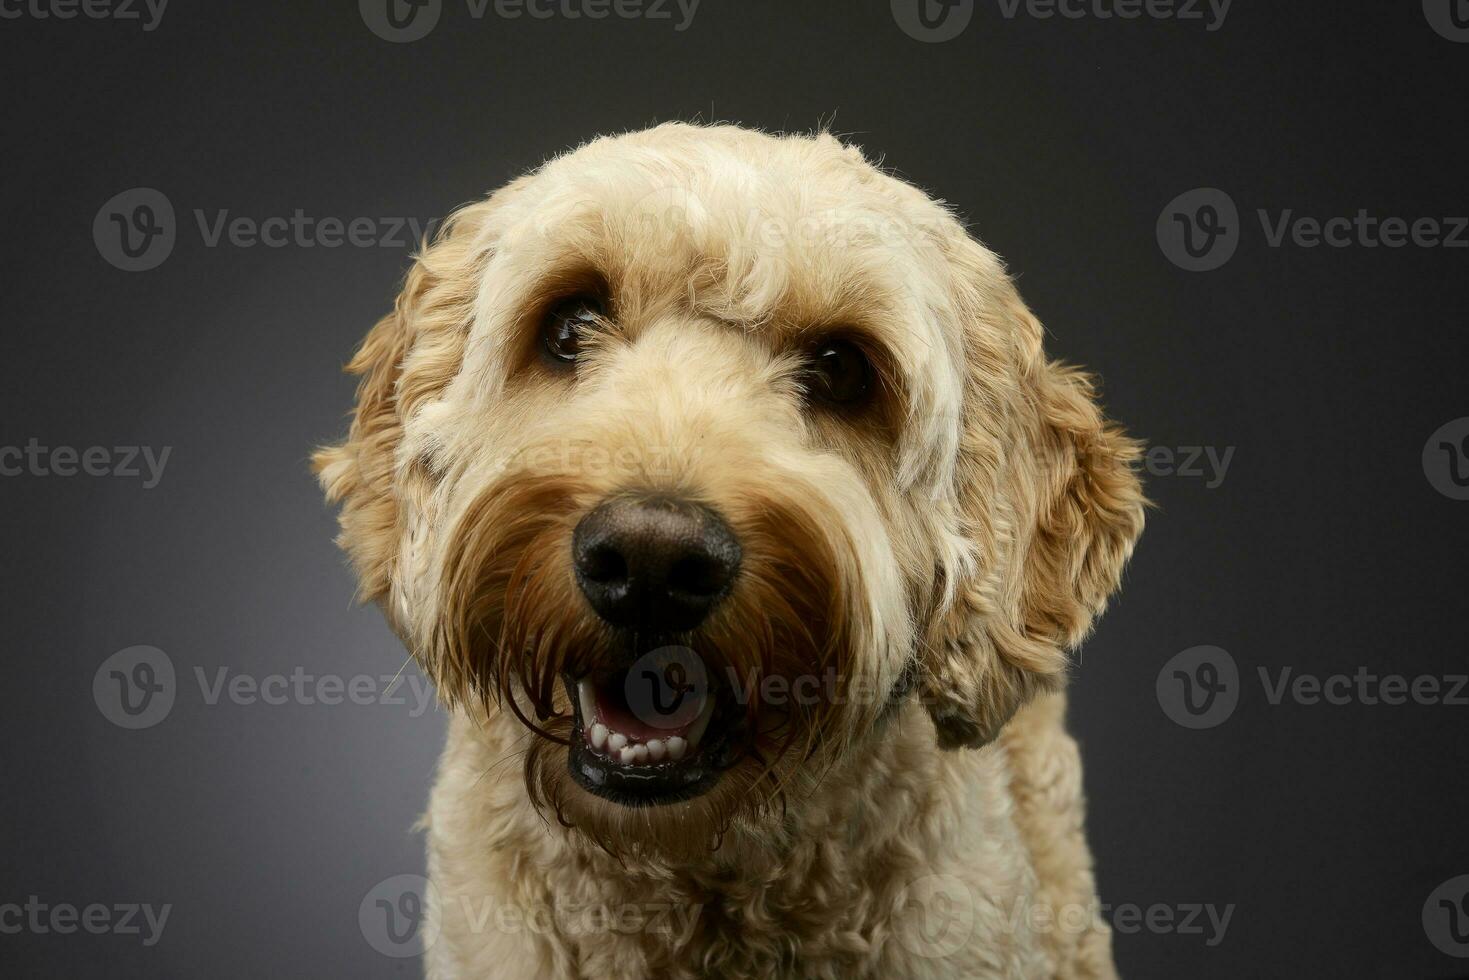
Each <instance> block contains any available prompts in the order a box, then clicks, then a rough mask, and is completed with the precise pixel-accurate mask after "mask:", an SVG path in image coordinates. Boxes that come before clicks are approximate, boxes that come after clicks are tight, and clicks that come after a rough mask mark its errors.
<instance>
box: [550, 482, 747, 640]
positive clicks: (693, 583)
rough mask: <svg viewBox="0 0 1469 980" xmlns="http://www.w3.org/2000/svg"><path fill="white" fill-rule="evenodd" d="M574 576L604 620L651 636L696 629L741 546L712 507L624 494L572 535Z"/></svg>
mask: <svg viewBox="0 0 1469 980" xmlns="http://www.w3.org/2000/svg"><path fill="white" fill-rule="evenodd" d="M571 548H572V557H573V560H574V561H575V564H576V581H577V584H578V585H580V586H581V590H582V593H583V594H584V595H585V596H586V597H587V601H588V602H590V603H591V604H592V608H593V609H595V610H596V611H597V615H599V616H601V617H602V619H604V620H605V621H606V622H608V623H610V624H611V625H613V626H619V627H624V628H627V629H638V630H646V631H648V632H653V633H678V632H683V631H684V630H691V629H693V628H694V627H696V626H698V625H699V624H700V623H702V622H703V621H704V618H705V617H706V616H708V615H709V611H710V610H711V609H713V608H714V605H715V603H717V602H718V601H719V600H720V599H721V598H723V597H724V595H725V593H727V592H728V591H729V589H730V586H732V585H733V584H734V580H735V576H736V575H737V574H738V573H739V569H740V543H739V542H738V541H737V540H735V536H734V534H733V533H732V532H731V531H730V529H729V526H728V525H727V524H725V523H724V521H723V520H721V519H720V517H719V515H718V514H716V513H714V511H712V510H710V509H709V508H707V507H703V506H700V505H698V504H693V503H689V502H687V501H683V500H677V499H674V498H670V497H644V498H639V497H618V498H615V499H612V500H608V501H606V502H604V503H602V504H601V505H600V506H598V507H597V508H596V509H595V510H593V511H592V512H591V513H590V514H587V515H586V516H585V517H583V518H582V519H581V523H579V524H577V526H576V531H575V533H574V534H573V535H572V542H571Z"/></svg>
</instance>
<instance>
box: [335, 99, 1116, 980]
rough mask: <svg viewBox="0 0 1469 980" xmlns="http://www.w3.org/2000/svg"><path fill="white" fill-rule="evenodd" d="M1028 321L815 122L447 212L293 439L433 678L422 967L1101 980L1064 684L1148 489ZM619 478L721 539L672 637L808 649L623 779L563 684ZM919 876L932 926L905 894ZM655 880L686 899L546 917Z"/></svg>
mask: <svg viewBox="0 0 1469 980" xmlns="http://www.w3.org/2000/svg"><path fill="white" fill-rule="evenodd" d="M587 290H595V291H597V292H600V293H603V294H604V295H606V296H608V297H609V298H610V299H611V302H612V311H611V313H610V314H609V316H608V322H607V323H606V324H604V325H603V326H604V327H605V329H603V330H601V331H600V332H599V334H598V335H597V336H596V337H595V338H590V339H589V342H588V350H587V352H586V354H585V356H584V358H583V363H581V364H579V365H578V368H577V372H576V374H575V376H574V377H569V376H566V375H564V374H562V375H558V374H556V373H555V372H552V371H548V370H547V369H546V368H545V367H544V366H543V365H542V364H541V363H540V362H539V360H538V359H537V355H536V330H537V325H538V324H539V322H540V320H541V318H542V317H543V315H544V314H545V312H546V310H547V309H548V308H549V307H550V306H551V305H552V304H554V303H555V302H556V300H557V299H558V298H560V297H564V296H566V295H568V294H572V293H576V292H581V291H587ZM832 334H839V335H841V336H843V337H845V338H848V339H851V340H852V341H853V342H854V343H856V344H858V346H860V347H861V348H862V349H863V350H864V351H865V352H866V353H867V354H868V356H869V358H870V359H871V361H872V363H873V364H874V367H875V369H876V372H877V376H878V384H877V388H878V392H877V394H876V396H875V398H874V401H873V404H872V405H871V406H869V407H868V408H866V409H864V410H863V411H862V412H861V413H856V414H851V415H844V414H842V413H840V412H832V411H826V410H822V409H819V408H816V407H814V406H812V405H811V404H809V403H808V400H807V399H806V398H805V396H804V393H803V385H802V376H801V363H802V362H801V352H802V350H803V349H804V347H805V345H807V344H809V343H810V342H811V341H812V340H813V339H814V338H817V337H821V336H828V335H832ZM1042 335H1043V331H1042V328H1041V326H1040V324H1039V323H1038V322H1037V320H1036V319H1035V317H1034V316H1033V315H1032V314H1031V313H1030V311H1029V310H1028V309H1027V308H1026V307H1025V304H1024V303H1023V302H1022V301H1021V299H1020V297H1019V295H1018V294H1017V292H1016V291H1015V288H1014V286H1013V284H1012V282H1011V280H1010V278H1009V277H1008V275H1007V274H1006V272H1005V270H1004V268H1003V265H1002V264H1001V262H1000V261H999V259H998V258H997V257H996V256H995V255H994V254H993V253H992V252H990V251H989V250H988V249H986V248H984V247H983V246H982V245H980V244H979V243H978V242H977V241H975V240H974V239H973V238H972V237H970V236H969V234H968V233H967V232H966V231H965V229H964V228H963V227H962V225H961V224H960V223H959V222H958V221H957V220H955V219H954V218H953V217H952V215H951V214H950V213H949V212H948V211H947V210H946V209H945V208H944V207H943V206H942V205H941V204H939V203H937V202H935V201H933V200H931V199H930V198H929V197H927V196H926V195H925V194H923V193H922V192H920V191H919V190H917V189H915V188H914V187H912V186H910V185H908V184H906V183H904V182H902V181H900V180H897V179H895V178H894V177H892V176H890V175H888V174H885V173H883V172H882V171H880V170H878V169H877V168H875V167H874V166H872V165H871V164H870V163H869V162H867V161H866V160H865V159H864V157H863V155H862V153H861V151H860V150H858V149H856V148H854V147H850V146H844V145H842V144H841V143H840V142H839V141H838V140H836V139H835V138H833V137H832V136H830V135H827V134H818V135H816V136H785V137H774V136H768V135H765V134H762V133H756V132H751V131H747V130H742V129H738V128H734V127H697V126H689V125H666V126H660V127H657V128H655V129H651V130H647V131H644V132H639V133H632V134H628V135H624V136H620V137H616V138H606V139H599V140H596V141H593V142H592V143H589V144H587V145H586V146H584V147H581V148H579V149H577V150H576V151H574V152H572V153H569V154H566V155H564V156H562V157H560V158H557V159H555V160H552V161H551V162H549V163H547V164H546V165H545V166H543V167H542V168H540V169H539V170H537V171H536V172H534V173H532V174H530V175H528V176H526V177H522V178H520V179H519V180H516V181H514V182H513V183H511V184H510V185H508V186H507V187H505V188H503V189H501V190H500V191H498V192H497V193H495V194H494V195H492V196H491V197H490V198H489V199H488V200H486V201H483V202H480V203H477V204H473V205H470V206H468V207H465V208H463V209H462V210H460V211H459V212H458V213H457V214H456V215H455V216H454V217H453V218H452V220H450V221H449V222H448V223H447V224H446V225H445V227H444V228H443V230H442V231H441V233H440V234H439V236H438V237H437V238H436V240H435V241H434V242H433V243H431V244H430V245H428V246H427V247H426V248H425V249H424V251H423V253H422V254H421V255H420V256H419V258H418V260H417V262H416V263H415V265H414V266H413V269H412V270H411V271H410V273H409V275H408V278H407V281H406V283H405V285H404V288H403V291H402V294H401V295H400V297H399V299H398V302H397V304H396V308H395V309H394V311H393V313H391V314H390V315H389V316H387V317H386V318H384V319H383V320H382V321H381V322H380V323H378V324H377V326H376V327H374V328H373V330H372V331H371V332H370V333H369V335H368V337H367V340H366V342H365V343H364V344H363V347H362V349H361V350H360V351H359V352H358V354H357V356H356V357H355V358H354V359H353V361H352V362H351V364H350V366H349V370H351V371H353V372H354V373H356V374H358V375H360V376H361V379H362V380H361V383H360V386H359V389H358V395H357V408H356V412H355V415H354V418H353V421H352V425H351V429H350V432H349V434H348V436H347V439H346V440H345V441H344V442H342V443H341V444H340V445H336V446H331V447H328V448H324V449H322V450H321V451H320V452H319V453H318V454H317V456H316V460H315V463H316V468H317V471H318V473H319V475H320V478H321V481H322V485H323V486H324V488H325V489H326V492H327V496H328V498H329V499H330V500H331V501H333V502H335V503H338V504H340V506H341V528H342V532H341V536H340V539H339V540H340V543H341V544H342V546H343V548H344V549H345V550H346V552H347V553H348V555H349V556H350V558H351V560H352V562H353V565H354V567H355V569H356V571H357V574H358V578H359V581H360V585H361V594H362V595H363V597H364V598H365V599H368V600H372V601H374V602H377V603H379V604H380V605H381V606H382V608H383V609H384V611H385V614H386V615H387V618H388V620H389V621H390V623H391V624H392V625H393V628H394V629H395V630H396V632H397V633H398V634H399V636H401V637H402V638H403V640H404V642H405V644H406V645H407V646H408V647H409V649H410V650H411V651H412V652H413V653H414V655H415V656H416V657H417V658H418V659H419V661H420V662H421V663H422V664H423V666H424V668H425V670H426V671H428V673H429V674H430V675H431V676H432V677H433V679H434V681H435V682H436V684H437V686H438V689H439V691H440V694H441V696H442V698H443V700H444V701H445V703H446V704H447V705H448V706H449V707H450V709H451V712H452V721H451V726H450V734H449V740H448V744H447V746H446V748H445V751H444V755H443V759H442V762H441V764H440V768H439V772H438V777H437V782H436V785H435V788H434V791H433V796H432V801H431V804H430V807H429V811H428V814H427V815H426V817H425V819H424V825H425V826H426V828H427V830H428V836H429V863H430V872H431V879H432V881H433V883H434V894H433V895H432V896H431V901H430V903H429V904H430V915H431V920H430V923H429V927H428V930H427V932H428V934H429V935H430V936H432V937H433V942H432V943H431V945H430V947H429V950H428V953H427V955H426V968H427V971H428V975H429V976H430V977H434V978H445V980H447V978H460V977H481V976H494V977H521V976H523V977H547V976H554V977H599V978H600V977H612V978H641V977H660V978H661V977H690V978H692V977H709V976H726V977H747V976H748V977H767V976H789V977H803V978H807V977H833V978H835V977H843V978H846V977H905V978H909V977H935V978H937V977H1007V978H1009V977H1045V976H1057V977H1106V976H1111V975H1113V968H1112V963H1111V952H1110V943H1109V938H1108V932H1107V929H1106V926H1105V924H1104V923H1103V922H1102V921H1101V919H1100V917H1099V916H1098V915H1097V912H1096V897H1095V895H1096V893H1095V885H1094V882H1093V879H1092V873H1091V859H1090V855H1089V852H1088V850H1087V845H1086V841H1085V837H1084V834H1083V831H1082V794H1081V778H1080V772H1081V770H1080V763H1079V759H1078V756H1077V752H1076V748H1075V745H1074V743H1073V742H1072V741H1071V739H1070V738H1069V737H1068V736H1067V735H1066V733H1065V728H1064V717H1063V716H1064V694H1062V693H1061V691H1062V688H1063V687H1064V683H1065V677H1066V671H1067V666H1068V662H1069V651H1071V650H1073V649H1074V648H1075V647H1076V646H1077V645H1078V644H1079V643H1080V642H1081V641H1082V640H1083V638H1084V637H1085V635H1086V634H1087V632H1088V630H1089V629H1090V628H1091V625H1092V623H1093V621H1094V619H1095V617H1096V616H1097V615H1098V614H1099V613H1100V612H1101V611H1102V609H1103V607H1104V605H1105V603H1106V601H1107V599H1108V597H1109V596H1110V595H1111V593H1112V592H1113V591H1114V590H1115V589H1116V587H1117V585H1118V581H1119V578H1120V575H1121V572H1122V568H1123V566H1124V564H1125V563H1126V561H1127V558H1128V557H1129V555H1130V553H1131V550H1132V547H1133V543H1134V541H1135V540H1136V538H1137V536H1138V534H1139V533H1140V532H1141V529H1142V522H1143V507H1144V501H1143V498H1142V495H1141V490H1140V487H1139V485H1138V481H1137V478H1136V476H1135V473H1134V467H1133V463H1134V462H1135V460H1136V458H1137V447H1136V445H1135V444H1134V443H1133V442H1132V441H1130V440H1129V439H1128V438H1127V437H1126V436H1125V435H1123V434H1122V432H1121V431H1120V430H1119V429H1117V428H1116V427H1115V426H1113V425H1111V424H1110V423H1108V422H1106V421H1105V420H1104V418H1103V416H1102V415H1101V412H1100V410H1099V409H1098V407H1097V404H1096V399H1095V391H1094V388H1093V385H1092V382H1091V380H1090V379H1089V378H1088V377H1087V376H1086V375H1085V374H1083V373H1081V372H1080V371H1077V370H1075V369H1073V368H1070V367H1067V366H1064V365H1061V364H1059V363H1056V362H1052V361H1050V360H1048V359H1047V358H1046V356H1045V353H1044V351H1043V349H1042ZM628 488H637V489H640V490H648V489H653V490H658V491H670V492H677V493H679V494H681V495H685V496H689V497H691V498H694V499H698V500H701V501H706V502H708V503H709V504H710V505H712V506H715V507H716V508H717V509H718V510H719V511H720V512H721V513H722V514H723V515H724V516H725V517H726V518H727V519H728V521H729V523H730V524H731V526H732V527H733V528H734V529H735V530H736V531H737V533H738V534H739V535H740V538H741V541H742V545H743V547H744V550H745V553H746V563H745V566H744V568H743V570H742V573H741V576H740V579H739V581H738V583H737V584H736V587H735V590H734V591H733V592H732V593H731V595H730V596H729V597H728V599H726V600H725V602H724V603H723V604H722V605H721V606H720V608H719V610H718V611H717V613H716V614H715V616H714V617H712V619H711V620H710V622H709V623H708V625H707V626H706V627H704V628H702V629H701V631H700V634H699V636H698V640H699V643H700V650H701V654H702V655H704V656H706V657H708V658H709V659H710V662H711V663H712V664H714V665H717V666H718V667H721V668H727V669H729V670H730V671H731V672H732V674H733V675H734V676H739V677H742V678H746V679H747V680H748V682H749V684H750V688H751V689H752V690H761V689H762V688H761V684H762V682H764V681H765V680H767V679H770V678H779V679H785V680H790V679H792V678H797V677H802V676H833V677H835V678H836V679H837V680H836V682H835V683H834V685H833V686H831V687H829V688H826V689H824V694H823V697H822V698H821V699H818V701H817V702H815V703H807V702H801V703H796V702H792V701H787V702H785V703H784V705H783V706H773V705H772V704H769V703H765V702H764V701H762V699H759V698H756V699H752V700H751V701H750V703H749V706H748V711H749V712H750V720H751V722H752V725H751V730H752V731H753V732H754V733H755V734H754V735H753V736H752V737H751V740H750V745H749V746H748V747H747V749H748V751H747V755H746V756H745V757H744V758H743V759H742V761H741V762H740V764H739V765H737V766H736V767H735V768H733V769H732V770H731V771H730V772H729V774H728V775H727V776H726V777H725V778H724V779H723V780H721V782H720V783H719V784H718V785H717V786H716V787H715V788H714V790H712V791H711V792H710V793H708V794H707V795H706V796H705V797H701V798H699V799H695V800H693V801H690V802H688V803H683V804H677V805H671V806H665V807H654V808H645V809H627V808H623V807H620V806H617V805H614V804H610V803H607V802H605V801H602V800H599V799H596V798H594V797H592V796H590V795H589V794H587V793H586V792H585V791H583V790H581V789H580V788H578V787H577V786H575V785H574V784H573V783H571V782H570V780H569V779H568V778H567V775H566V773H565V761H564V760H565V749H564V748H563V747H562V746H563V745H564V743H565V741H566V739H567V737H568V734H569V732H570V724H571V723H570V714H569V713H570V705H569V704H568V703H567V700H566V696H565V694H564V693H563V692H562V690H561V689H560V687H559V685H558V684H557V678H558V676H559V675H560V673H561V672H562V671H563V670H567V669H581V668H585V667H588V666H591V665H593V664H594V663H595V662H596V661H597V659H598V658H599V657H602V656H605V655H606V650H607V649H608V643H609V642H610V641H609V639H608V636H607V635H606V630H605V629H604V628H602V627H601V626H600V624H599V623H598V622H597V620H596V619H595V617H594V616H592V615H591V613H590V611H589V610H588V609H587V608H586V606H585V603H584V602H583V601H582V600H581V599H580V597H579V595H578V594H577V591H576V587H575V584H574V582H573V579H572V575H571V572H570V558H569V553H568V542H569V538H570V534H571V529H572V528H573V527H574V526H575V524H576V521H577V519H578V518H579V517H580V516H581V515H582V514H585V513H586V512H587V511H588V510H589V509H590V508H591V507H593V506H595V505H596V503H597V502H598V501H600V500H602V499H605V498H606V497H607V496H609V495H612V494H616V493H619V492H623V491H625V490H627V489H628ZM935 889H937V890H938V892H941V893H942V895H940V898H942V899H943V900H944V901H949V902H951V903H954V902H957V906H956V907H957V911H958V912H959V921H958V927H959V928H960V931H961V932H962V935H961V936H960V937H959V938H960V940H961V941H959V942H957V943H951V942H948V941H946V939H945V938H944V937H943V936H940V937H937V938H936V937H935V936H934V935H932V934H931V932H930V931H925V926H926V925H931V923H929V922H928V921H927V920H925V919H924V918H923V916H922V915H917V914H916V913H915V910H917V911H918V912H925V914H926V910H928V909H929V905H930V904H932V903H931V902H930V901H929V900H930V899H931V898H932V897H933V896H932V893H934V890H935ZM934 901H937V899H934ZM653 906H658V907H667V908H668V909H670V910H675V911H678V912H682V913H686V916H685V917H684V918H683V919H680V918H679V917H678V916H677V915H671V920H672V921H671V923H669V924H671V925H677V927H673V928H654V927H652V926H651V925H650V924H649V923H646V922H642V923H640V924H637V925H636V927H634V928H628V929H624V928H619V927H614V926H611V925H607V924H606V923H604V924H603V925H602V926H601V927H599V928H594V929H590V930H587V929H578V928H576V927H575V926H574V924H573V922H572V919H569V918H568V914H569V913H568V912H567V910H569V909H570V910H576V909H581V910H587V909H594V910H595V909H602V910H607V911H609V912H613V911H618V910H620V911H622V912H624V913H625V912H627V911H628V910H630V909H639V908H641V909H647V908H650V907H653ZM505 910H515V911H516V912H517V913H518V914H520V915H527V914H530V913H532V912H535V911H537V910H539V911H540V912H542V913H544V914H543V915H542V916H541V918H542V919H543V920H544V921H542V925H543V926H544V928H536V927H532V926H530V925H527V924H526V923H525V922H524V921H522V922H521V925H520V926H516V927H511V926H508V925H506V921H505V916H504V915H503V914H502V913H504V912H505ZM951 911H953V909H951ZM680 923H681V924H680Z"/></svg>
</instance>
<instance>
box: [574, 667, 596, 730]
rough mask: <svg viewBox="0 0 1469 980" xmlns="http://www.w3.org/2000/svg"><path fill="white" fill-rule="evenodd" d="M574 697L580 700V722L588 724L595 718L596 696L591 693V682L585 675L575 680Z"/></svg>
mask: <svg viewBox="0 0 1469 980" xmlns="http://www.w3.org/2000/svg"><path fill="white" fill-rule="evenodd" d="M576 698H577V700H578V701H579V702H581V723H582V725H584V726H585V725H590V724H592V722H594V721H596V720H597V698H596V696H595V695H594V694H593V693H592V682H591V681H589V680H587V679H586V678H585V677H584V678H582V679H581V680H579V681H577V682H576Z"/></svg>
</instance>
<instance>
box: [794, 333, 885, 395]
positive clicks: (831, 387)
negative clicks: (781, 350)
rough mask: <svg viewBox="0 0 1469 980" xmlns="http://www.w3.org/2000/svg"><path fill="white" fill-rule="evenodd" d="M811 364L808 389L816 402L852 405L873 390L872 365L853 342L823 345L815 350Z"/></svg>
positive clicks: (841, 341)
mask: <svg viewBox="0 0 1469 980" xmlns="http://www.w3.org/2000/svg"><path fill="white" fill-rule="evenodd" d="M810 364H811V366H810V371H809V381H808V382H807V385H808V388H809V390H810V392H811V397H813V398H818V399H820V400H821V401H825V402H833V403H835V404H838V405H849V404H851V403H853V402H857V401H861V400H862V399H863V398H865V397H866V395H867V392H868V391H869V390H871V388H872V364H871V362H869V361H868V360H867V355H866V354H864V353H862V348H860V347H858V346H857V345H856V344H854V343H852V342H851V341H847V340H827V341H823V342H822V343H821V344H818V345H817V346H816V347H815V348H813V349H812V352H811V362H810Z"/></svg>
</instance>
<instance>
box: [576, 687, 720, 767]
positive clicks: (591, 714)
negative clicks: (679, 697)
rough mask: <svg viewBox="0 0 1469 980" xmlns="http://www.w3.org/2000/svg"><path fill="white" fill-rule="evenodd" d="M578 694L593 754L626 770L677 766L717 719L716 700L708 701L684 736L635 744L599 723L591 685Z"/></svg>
mask: <svg viewBox="0 0 1469 980" xmlns="http://www.w3.org/2000/svg"><path fill="white" fill-rule="evenodd" d="M576 694H577V700H578V705H579V707H580V708H581V718H582V725H583V726H584V727H585V730H586V733H587V741H588V742H589V743H591V746H592V748H593V749H594V750H596V751H597V752H599V753H602V754H603V755H605V756H606V757H607V758H609V759H611V760H612V761H614V762H618V763H621V764H622V765H624V766H644V765H649V764H652V765H657V764H658V763H660V762H663V761H665V760H667V761H670V762H678V761H679V760H680V759H682V758H683V757H684V756H686V755H688V754H689V753H690V752H692V751H693V750H694V749H696V748H698V747H699V740H700V739H702V738H703V737H704V732H705V731H706V730H707V729H708V728H709V721H710V719H712V718H713V717H714V699H713V698H710V699H708V700H706V701H705V703H704V706H703V708H702V709H701V710H700V711H699V717H697V718H695V719H694V723H693V725H691V726H689V730H688V732H687V733H685V734H684V735H681V736H680V735H673V736H670V737H668V738H650V739H648V740H647V741H646V742H634V741H632V740H631V739H630V738H628V737H627V736H626V735H624V734H623V733H622V732H615V731H613V730H612V729H611V728H609V727H608V726H607V725H606V724H605V723H604V722H602V721H600V720H598V714H597V699H596V695H595V692H594V689H593V687H592V685H591V683H590V682H588V681H581V682H579V683H578V684H577V688H576Z"/></svg>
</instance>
